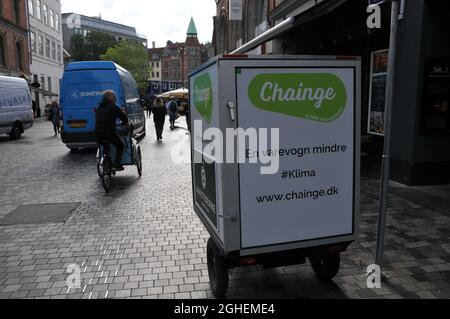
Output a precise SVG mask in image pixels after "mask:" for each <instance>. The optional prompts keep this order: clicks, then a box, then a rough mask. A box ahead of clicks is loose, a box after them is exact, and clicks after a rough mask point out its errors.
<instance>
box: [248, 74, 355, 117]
mask: <svg viewBox="0 0 450 319" xmlns="http://www.w3.org/2000/svg"><path fill="white" fill-rule="evenodd" d="M248 95H249V97H250V101H251V102H252V104H253V105H254V106H255V107H257V108H259V109H261V110H264V111H268V112H274V113H281V114H285V115H289V116H294V117H299V118H303V119H307V120H311V121H318V122H332V121H334V120H336V119H337V118H339V116H340V115H341V114H342V113H343V112H344V110H345V107H346V105H347V90H346V88H345V85H344V83H343V82H342V81H341V79H339V78H338V77H337V76H336V75H334V74H329V73H311V74H308V73H305V74H298V73H292V74H289V73H287V74H277V73H266V74H260V75H258V76H256V77H255V78H254V79H253V80H252V81H251V82H250V85H249V88H248Z"/></svg>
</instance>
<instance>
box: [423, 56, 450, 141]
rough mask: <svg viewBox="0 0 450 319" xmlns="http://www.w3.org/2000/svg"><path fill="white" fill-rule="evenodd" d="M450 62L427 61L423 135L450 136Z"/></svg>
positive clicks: (442, 60)
mask: <svg viewBox="0 0 450 319" xmlns="http://www.w3.org/2000/svg"><path fill="white" fill-rule="evenodd" d="M449 101H450V60H449V59H427V61H426V76H425V91H424V99H423V108H422V121H421V122H422V123H421V124H422V127H421V133H422V134H430V135H447V134H450V108H449Z"/></svg>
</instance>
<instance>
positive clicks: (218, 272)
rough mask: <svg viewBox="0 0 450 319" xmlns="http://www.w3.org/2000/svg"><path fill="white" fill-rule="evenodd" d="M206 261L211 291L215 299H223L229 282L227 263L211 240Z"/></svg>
mask: <svg viewBox="0 0 450 319" xmlns="http://www.w3.org/2000/svg"><path fill="white" fill-rule="evenodd" d="M207 260H208V274H209V281H210V284H211V290H212V292H213V294H214V296H215V297H216V298H219V299H221V298H225V295H226V293H227V290H228V281H229V277H228V266H227V261H226V258H225V257H224V256H222V255H221V254H220V252H219V249H218V248H217V246H216V243H215V242H214V241H213V240H212V238H210V239H209V240H208V245H207Z"/></svg>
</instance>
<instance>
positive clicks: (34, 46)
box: [30, 32, 36, 53]
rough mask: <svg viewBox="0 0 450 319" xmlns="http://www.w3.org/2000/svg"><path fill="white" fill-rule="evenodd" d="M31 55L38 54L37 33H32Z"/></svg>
mask: <svg viewBox="0 0 450 319" xmlns="http://www.w3.org/2000/svg"><path fill="white" fill-rule="evenodd" d="M30 43H31V53H36V33H34V32H30Z"/></svg>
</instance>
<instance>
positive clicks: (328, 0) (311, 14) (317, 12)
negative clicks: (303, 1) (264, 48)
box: [231, 0, 347, 54]
mask: <svg viewBox="0 0 450 319" xmlns="http://www.w3.org/2000/svg"><path fill="white" fill-rule="evenodd" d="M346 1H347V0H324V1H322V2H320V3H318V4H317V5H315V6H314V7H312V8H310V9H308V10H305V11H303V12H301V13H299V14H297V15H295V16H293V17H289V18H287V19H286V20H284V21H283V22H281V23H279V24H277V25H276V26H274V27H273V28H271V29H269V30H267V31H266V32H264V33H263V34H261V35H259V36H258V37H256V38H254V39H253V40H251V41H249V42H247V43H246V44H244V45H243V46H241V47H240V48H237V49H236V50H234V51H233V52H231V54H243V53H246V52H248V51H251V50H253V49H255V48H257V47H259V46H260V45H261V44H263V43H265V42H267V41H270V40H272V39H274V38H276V37H278V36H280V35H281V34H283V33H285V32H287V31H289V30H290V29H292V28H295V27H297V26H299V25H301V24H304V23H307V22H309V21H312V20H314V19H317V18H319V17H321V16H323V15H325V14H327V13H330V12H331V11H333V10H334V9H336V8H337V7H339V6H340V5H341V4H343V3H344V2H346Z"/></svg>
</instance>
